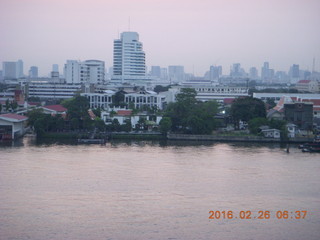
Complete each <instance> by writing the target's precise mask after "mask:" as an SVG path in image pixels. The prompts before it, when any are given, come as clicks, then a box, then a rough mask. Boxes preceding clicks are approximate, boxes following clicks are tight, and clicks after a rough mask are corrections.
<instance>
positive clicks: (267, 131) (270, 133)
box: [261, 129, 280, 139]
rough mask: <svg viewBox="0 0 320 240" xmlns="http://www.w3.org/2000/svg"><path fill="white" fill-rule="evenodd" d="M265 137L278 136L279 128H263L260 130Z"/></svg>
mask: <svg viewBox="0 0 320 240" xmlns="http://www.w3.org/2000/svg"><path fill="white" fill-rule="evenodd" d="M261 132H262V133H263V135H264V137H265V138H277V139H279V138H280V130H279V129H265V130H262V131H261Z"/></svg>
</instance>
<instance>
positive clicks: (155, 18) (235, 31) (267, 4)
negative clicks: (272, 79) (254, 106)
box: [0, 0, 320, 75]
mask: <svg viewBox="0 0 320 240" xmlns="http://www.w3.org/2000/svg"><path fill="white" fill-rule="evenodd" d="M319 10H320V1H318V0H282V1H276V0H261V1H253V0H243V1H238V0H227V1H223V0H201V1H194V0H192V1H191V0H184V1H180V0H179V1H168V0H161V1H160V0H152V1H150V0H136V1H129V0H108V1H103V0H92V1H89V2H88V1H83V0H79V1H72V0H56V1H49V0H28V1H19V0H1V2H0V32H1V41H0V52H1V54H0V62H3V61H16V60H18V59H22V60H23V61H24V64H25V70H27V69H29V67H30V66H33V65H35V66H38V67H39V75H47V74H48V73H49V72H50V71H51V67H52V64H53V63H55V64H59V66H60V71H61V70H62V67H63V64H64V63H65V61H66V60H67V59H80V60H86V59H99V60H102V61H105V63H106V67H111V66H112V65H113V40H114V39H116V38H118V37H119V33H121V32H123V31H128V30H131V31H136V32H138V33H139V35H140V40H141V42H143V44H144V45H143V48H144V51H145V52H146V64H147V66H152V65H160V66H163V67H166V66H168V65H183V66H185V70H186V72H190V73H194V74H195V75H203V74H204V73H205V72H206V71H207V70H208V69H209V67H210V65H221V66H223V73H224V74H228V73H229V69H230V66H231V65H232V64H233V63H237V62H239V63H241V66H242V67H244V68H245V69H246V70H248V69H249V68H250V67H252V66H255V67H257V68H258V69H260V67H261V66H262V65H263V62H265V61H268V62H270V67H272V68H275V69H277V70H284V71H288V69H289V68H290V66H291V65H292V64H294V63H295V64H299V65H300V69H306V70H312V63H313V58H315V59H316V65H315V70H317V71H319V70H320V67H319V66H320V45H319V43H320V31H319V26H318V24H319V23H320V14H319Z"/></svg>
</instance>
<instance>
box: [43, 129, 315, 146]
mask: <svg viewBox="0 0 320 240" xmlns="http://www.w3.org/2000/svg"><path fill="white" fill-rule="evenodd" d="M89 136H90V133H83V132H81V133H80V132H79V133H77V132H48V133H45V134H44V135H42V136H41V138H52V139H89ZM94 139H107V140H112V139H128V140H129V139H133V140H134V139H136V140H173V141H176V140H178V141H179V140H183V141H215V142H261V143H307V142H313V138H308V137H300V138H290V139H289V140H287V141H282V140H281V139H276V138H265V137H262V136H254V135H236V134H235V135H191V134H177V133H168V134H167V136H164V135H162V134H161V133H159V132H143V131H139V132H111V133H97V134H95V136H94Z"/></svg>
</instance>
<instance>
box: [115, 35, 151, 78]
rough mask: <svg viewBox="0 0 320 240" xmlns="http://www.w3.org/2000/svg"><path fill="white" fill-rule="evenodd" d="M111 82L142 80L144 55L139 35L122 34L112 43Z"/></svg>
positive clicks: (144, 68) (144, 72) (144, 71)
mask: <svg viewBox="0 0 320 240" xmlns="http://www.w3.org/2000/svg"><path fill="white" fill-rule="evenodd" d="M113 47H114V48H113V77H112V80H113V81H118V82H131V81H134V80H144V79H145V75H146V64H145V53H144V51H143V49H142V43H141V42H139V34H138V33H136V32H123V33H121V38H120V39H116V40H114V43H113Z"/></svg>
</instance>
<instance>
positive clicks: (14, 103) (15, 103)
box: [10, 101, 18, 111]
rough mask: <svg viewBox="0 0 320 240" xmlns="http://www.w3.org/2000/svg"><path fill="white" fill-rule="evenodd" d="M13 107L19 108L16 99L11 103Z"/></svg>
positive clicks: (13, 108) (14, 108)
mask: <svg viewBox="0 0 320 240" xmlns="http://www.w3.org/2000/svg"><path fill="white" fill-rule="evenodd" d="M10 106H11V109H12V110H13V111H14V110H16V109H17V108H18V103H17V102H16V101H12V102H11V103H10Z"/></svg>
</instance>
